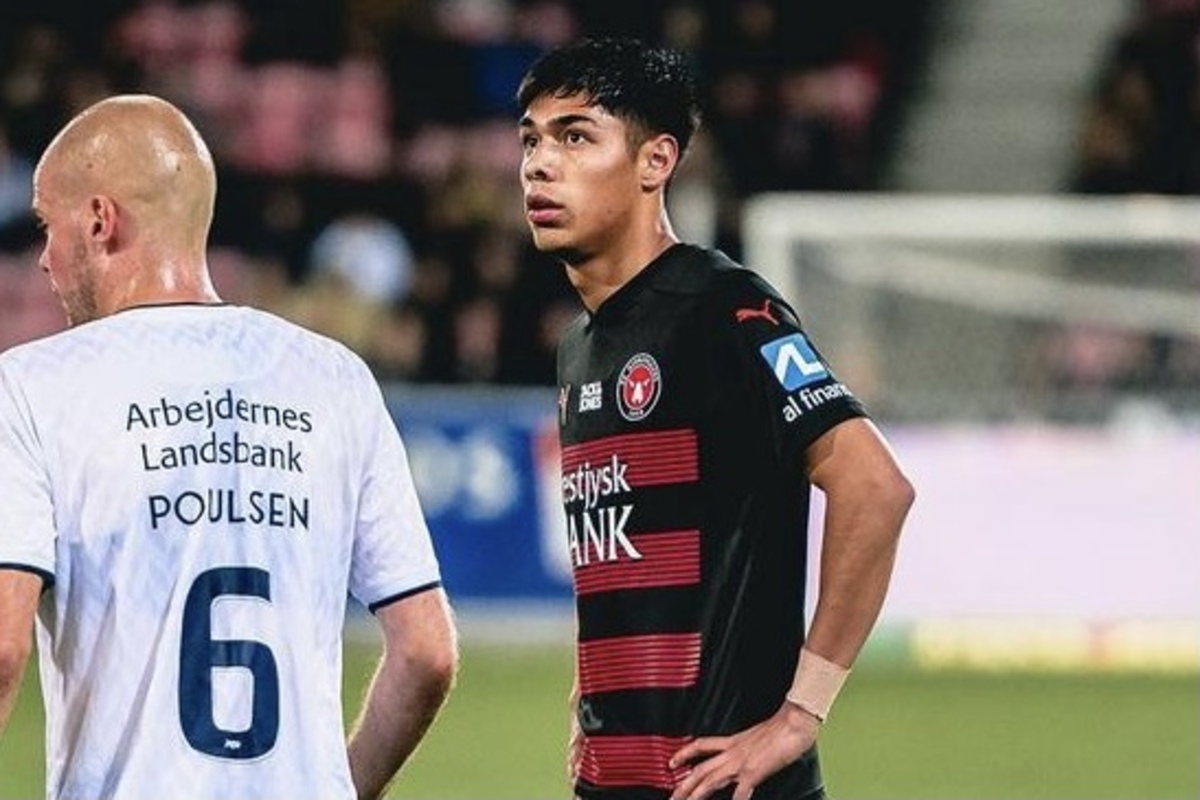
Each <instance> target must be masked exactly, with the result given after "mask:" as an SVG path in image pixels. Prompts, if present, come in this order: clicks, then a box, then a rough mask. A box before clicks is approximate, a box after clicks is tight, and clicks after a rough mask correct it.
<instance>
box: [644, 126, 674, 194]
mask: <svg viewBox="0 0 1200 800" xmlns="http://www.w3.org/2000/svg"><path fill="white" fill-rule="evenodd" d="M642 158H643V161H642V164H643V167H642V188H643V189H645V190H647V191H652V190H655V189H659V188H661V187H663V186H665V185H666V183H667V181H669V180H670V179H671V175H672V174H673V173H674V172H675V166H676V165H677V164H678V163H679V143H678V142H677V141H675V137H674V136H670V135H669V134H665V133H661V134H659V135H658V136H655V137H654V138H653V139H650V140H648V141H647V142H646V143H645V144H643V145H642Z"/></svg>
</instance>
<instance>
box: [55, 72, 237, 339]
mask: <svg viewBox="0 0 1200 800" xmlns="http://www.w3.org/2000/svg"><path fill="white" fill-rule="evenodd" d="M33 187H34V192H33V194H34V198H33V201H34V210H35V212H36V213H37V214H38V216H39V217H40V218H41V220H42V222H43V224H44V225H45V227H46V230H47V243H46V248H45V250H44V251H43V255H42V259H41V264H42V267H43V269H45V270H46V272H48V273H49V275H50V279H51V282H52V284H53V285H54V288H55V290H56V291H57V292H58V293H59V295H60V297H61V299H62V300H63V304H64V306H65V307H66V311H67V317H68V320H69V321H71V322H72V324H74V323H77V322H80V321H86V320H88V319H94V318H95V317H98V316H104V315H106V314H109V313H112V312H113V311H117V310H120V309H122V308H126V307H129V306H131V305H138V304H148V303H150V304H152V303H164V302H216V301H218V298H217V297H216V292H215V291H214V290H213V287H212V283H211V279H210V277H209V273H208V264H207V258H206V256H207V246H208V231H209V227H210V226H211V224H212V217H213V204H214V202H215V200H216V174H215V170H214V168H213V160H212V156H211V154H210V153H209V152H208V147H207V146H206V145H205V144H204V140H203V139H201V138H200V134H199V133H198V132H197V131H196V128H195V127H194V126H193V125H192V123H191V122H190V121H189V120H188V119H187V117H186V116H184V114H183V113H182V112H181V111H180V110H179V109H178V108H176V107H175V106H173V105H171V104H170V103H168V102H166V101H165V100H162V99H159V98H157V97H152V96H149V95H118V96H116V97H110V98H108V99H105V100H101V101H100V102H98V103H96V104H95V105H93V106H91V107H89V108H88V109H86V110H85V111H83V112H82V113H80V114H79V115H78V116H76V117H75V118H74V119H72V120H71V121H70V122H69V123H67V125H66V127H64V128H63V129H62V130H61V131H60V132H59V134H58V135H57V136H56V137H55V138H54V140H53V141H52V142H51V143H50V145H49V147H47V148H46V152H45V153H44V154H43V155H42V159H41V161H40V162H39V163H38V166H37V170H36V171H35V173H34V179H33Z"/></svg>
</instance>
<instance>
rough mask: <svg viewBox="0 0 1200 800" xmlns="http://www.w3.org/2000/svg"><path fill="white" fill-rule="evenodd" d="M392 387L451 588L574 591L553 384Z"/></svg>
mask: <svg viewBox="0 0 1200 800" xmlns="http://www.w3.org/2000/svg"><path fill="white" fill-rule="evenodd" d="M384 395H385V397H386V399H387V403H388V408H389V410H390V411H391V413H392V416H393V418H394V419H395V420H396V424H397V427H398V428H399V429H400V432H401V435H402V436H403V437H404V442H405V445H406V447H407V448H408V456H409V461H410V463H411V465H412V471H413V477H414V480H415V481H416V485H417V493H418V494H419V495H420V498H421V504H422V507H423V509H424V511H425V515H426V518H427V519H428V521H429V529H430V533H431V535H432V536H433V541H434V547H435V548H436V550H437V553H438V558H439V560H440V562H441V566H442V579H443V582H444V584H445V587H446V591H447V592H448V593H449V594H450V595H451V597H453V598H457V599H462V600H472V601H474V600H481V601H489V600H505V601H513V600H515V601H525V600H562V599H567V598H569V597H570V596H571V577H570V568H569V561H568V558H567V553H566V543H565V533H564V528H563V522H562V520H561V516H562V506H561V501H560V490H559V477H558V476H559V471H558V432H557V428H556V427H555V416H554V414H555V408H556V405H555V395H554V391H553V390H552V389H549V388H538V389H499V388H496V389H492V388H488V389H462V388H424V387H420V388H418V387H401V386H385V387H384Z"/></svg>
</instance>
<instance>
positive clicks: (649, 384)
mask: <svg viewBox="0 0 1200 800" xmlns="http://www.w3.org/2000/svg"><path fill="white" fill-rule="evenodd" d="M661 395H662V373H661V372H660V371H659V369H658V362H657V361H655V360H654V357H653V356H651V355H650V354H649V353H638V354H637V355H635V356H634V357H633V358H631V359H629V360H628V361H626V362H625V366H624V367H622V368H621V375H620V377H619V378H617V410H618V411H620V412H621V416H622V417H624V418H625V419H627V420H629V421H630V422H638V421H639V420H643V419H645V418H646V417H647V416H649V414H650V412H651V411H653V410H654V406H655V405H656V404H657V403H658V398H659V397H660V396H661Z"/></svg>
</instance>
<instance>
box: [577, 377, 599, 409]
mask: <svg viewBox="0 0 1200 800" xmlns="http://www.w3.org/2000/svg"><path fill="white" fill-rule="evenodd" d="M603 402H604V397H603V394H602V392H601V385H600V381H592V382H591V383H585V384H583V385H582V386H580V387H579V411H580V412H581V413H582V412H584V411H599V410H600V407H601V405H602V404H603Z"/></svg>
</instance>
